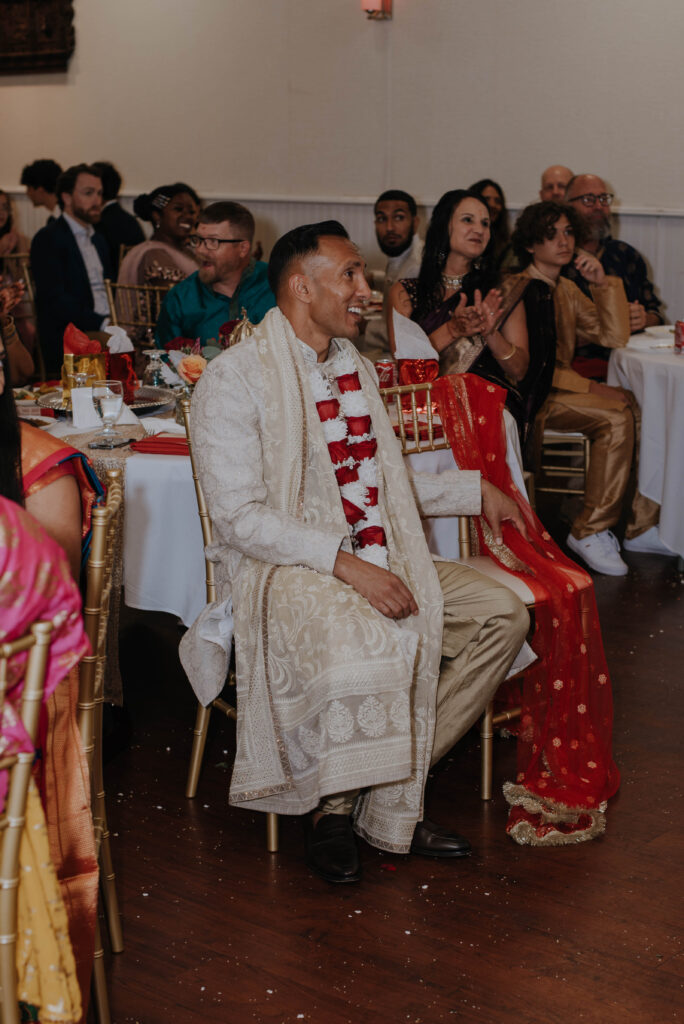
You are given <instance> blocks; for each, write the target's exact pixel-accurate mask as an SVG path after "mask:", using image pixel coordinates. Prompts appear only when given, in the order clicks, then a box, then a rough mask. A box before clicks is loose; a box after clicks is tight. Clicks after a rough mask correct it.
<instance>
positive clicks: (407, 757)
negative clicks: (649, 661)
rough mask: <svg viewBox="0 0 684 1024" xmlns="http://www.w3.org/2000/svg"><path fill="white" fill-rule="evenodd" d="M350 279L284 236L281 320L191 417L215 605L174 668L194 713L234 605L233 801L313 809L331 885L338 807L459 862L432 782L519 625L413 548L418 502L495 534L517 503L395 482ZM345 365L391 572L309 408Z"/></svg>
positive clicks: (460, 576)
mask: <svg viewBox="0 0 684 1024" xmlns="http://www.w3.org/2000/svg"><path fill="white" fill-rule="evenodd" d="M363 270H364V266H363V261H362V260H361V258H360V256H359V252H358V250H357V248H356V246H354V245H353V244H352V243H351V242H350V241H349V240H348V238H347V236H346V232H344V229H343V228H341V226H340V225H336V224H335V222H326V223H325V224H323V225H309V226H305V227H303V228H297V229H294V231H291V232H289V233H288V234H287V235H285V236H283V238H282V239H280V240H279V242H277V243H276V246H275V247H274V250H273V253H272V256H271V263H270V266H269V274H270V277H271V285H272V287H274V286H275V287H274V290H275V292H276V295H277V299H278V308H276V309H274V310H272V311H271V312H270V313H268V314H267V315H266V317H265V318H264V320H263V321H262V323H261V324H260V325H259V326H258V327H257V328H255V329H254V331H253V332H252V334H251V335H250V336H249V337H248V338H247V339H245V340H244V341H242V342H241V343H240V344H239V345H237V346H236V347H235V348H233V349H230V350H229V351H228V352H226V353H224V354H223V355H221V356H219V357H217V358H216V359H215V360H213V361H212V363H211V364H210V366H209V367H208V368H207V370H206V371H205V372H204V374H203V376H202V378H201V379H200V382H199V384H198V385H197V388H196V391H195V395H194V398H193V403H192V436H193V447H194V451H195V453H196V457H197V463H198V467H199V472H200V477H201V482H202V486H203V489H204V494H205V498H206V501H207V505H208V509H209V513H210V515H211V519H212V523H213V528H214V543H213V545H212V546H211V548H210V549H209V557H210V558H211V559H212V560H213V561H215V563H216V572H217V582H218V588H219V600H218V601H217V603H216V605H214V606H210V607H209V608H207V609H206V611H205V612H203V613H202V615H201V616H200V617H199V619H198V620H197V622H196V623H195V624H194V625H193V627H192V628H191V630H190V631H189V632H188V634H186V637H185V638H184V640H183V642H182V645H181V657H182V660H183V664H184V666H185V668H186V671H187V672H188V676H189V678H190V679H191V681H192V683H193V686H194V687H195V690H196V692H197V693H198V696H199V697H200V700H202V702H203V703H205V704H208V703H209V702H210V700H211V699H213V697H215V696H216V695H217V694H218V692H219V691H220V690H221V688H222V686H223V683H224V681H225V678H226V673H227V668H228V652H227V650H226V644H225V642H224V643H223V645H222V644H221V642H220V636H219V637H216V636H213V635H212V634H213V632H214V633H218V634H220V633H221V632H222V629H221V626H222V617H223V616H224V615H225V614H226V610H227V607H228V603H229V601H231V600H232V606H233V615H234V637H235V656H236V677H237V703H238V733H237V755H236V760H235V768H234V771H233V777H232V780H231V788H230V800H231V802H232V803H235V804H242V805H244V806H246V807H251V808H256V809H259V810H263V811H270V812H276V813H283V814H308V812H312V814H311V816H310V817H309V818H308V845H307V862H308V863H309V865H310V867H312V869H313V870H314V871H316V872H317V873H318V874H320V875H321V876H322V877H324V878H326V879H327V880H328V881H331V882H342V881H355V880H356V879H357V878H358V877H359V866H358V857H357V854H356V849H355V845H354V840H353V834H352V829H351V824H350V817H349V815H350V812H351V811H352V809H353V827H354V829H355V831H356V832H357V833H358V834H360V835H362V836H363V837H364V838H365V839H367V840H368V841H369V842H370V843H372V844H373V845H375V846H378V847H380V848H382V849H387V850H391V851H394V852H397V853H407V852H409V851H413V852H417V853H426V854H430V855H434V856H462V855H463V853H465V852H468V849H469V848H468V845H467V842H466V841H465V840H463V839H462V837H459V836H456V835H450V834H448V833H444V832H443V831H442V830H439V829H436V828H434V827H433V826H432V825H431V824H430V823H427V822H424V820H423V793H424V788H425V780H426V777H427V771H428V768H429V766H430V764H431V763H433V762H434V761H435V760H437V759H438V758H439V757H441V756H442V755H443V754H444V753H446V751H447V750H448V749H450V747H451V746H452V745H453V743H454V742H456V740H457V739H458V738H459V737H460V736H461V735H462V734H463V733H464V732H465V731H466V730H467V729H468V728H469V727H470V725H472V724H473V723H474V722H475V720H476V719H477V717H478V715H479V714H480V713H481V712H482V710H483V708H484V706H485V705H486V703H487V701H488V700H489V698H490V697H491V696H492V694H493V693H494V691H495V690H496V688H497V686H498V685H499V683H500V682H501V681H502V680H503V678H504V676H505V674H506V671H507V670H508V668H509V666H510V664H511V663H512V661H513V659H514V657H515V654H516V653H517V651H518V649H519V648H520V645H521V643H522V641H523V639H524V637H525V634H526V631H527V628H528V616H527V612H526V610H525V608H524V606H523V605H522V604H521V603H520V602H519V601H518V599H517V598H516V597H515V596H514V595H513V594H512V593H511V592H510V591H509V590H507V589H506V588H505V587H501V586H498V585H496V584H494V583H493V582H491V581H489V580H487V579H485V578H483V577H481V576H479V575H478V574H477V573H474V572H473V571H472V570H470V569H468V568H467V567H465V566H460V565H457V564H453V563H441V565H438V566H437V568H436V567H435V564H434V563H433V561H432V559H431V557H430V555H429V553H428V550H427V546H426V544H425V539H424V535H423V531H422V528H421V522H420V514H419V510H418V507H417V504H416V502H418V506H419V507H420V510H421V512H422V513H423V514H426V515H445V514H449V515H454V514H475V515H476V514H480V513H481V512H483V511H484V512H485V514H487V516H488V518H489V520H490V523H491V525H492V527H493V529H494V532H495V534H496V533H497V531H498V530H499V529H500V526H499V524H500V522H501V520H502V519H504V518H507V519H512V520H514V521H516V520H517V516H518V514H517V509H516V508H515V506H514V504H513V503H512V502H510V501H509V499H508V498H506V497H505V496H504V495H502V494H501V493H500V492H499V491H497V490H496V489H495V488H493V487H491V485H489V484H487V483H486V482H483V481H481V480H480V476H479V474H478V473H473V472H459V471H457V470H454V471H453V472H450V473H443V474H441V475H440V476H439V477H432V476H430V475H429V474H420V475H417V476H416V478H415V481H413V482H411V481H410V480H409V477H408V475H407V472H406V469H405V467H404V463H403V460H402V457H401V451H400V447H399V444H398V442H397V440H396V438H395V435H394V432H393V430H392V427H391V425H390V423H389V420H388V418H387V416H386V413H385V411H384V407H383V405H382V401H381V399H380V397H379V394H378V391H377V382H376V378H375V376H374V373H373V371H372V368H371V367H370V366H369V364H368V363H366V361H365V360H363V359H362V358H361V357H360V356H359V354H358V353H357V352H356V351H355V349H354V346H353V345H352V344H351V342H349V341H348V340H346V339H347V338H348V337H352V338H353V337H354V336H355V333H356V332H357V331H358V324H359V322H360V319H361V310H360V308H359V306H358V304H359V302H360V301H361V300H362V299H364V298H366V297H367V295H368V285H367V283H366V280H365V277H364V274H363ZM350 360H351V364H350ZM350 366H351V369H352V370H354V369H355V371H356V373H357V374H358V380H359V382H360V392H361V394H360V395H359V396H357V397H358V398H359V401H360V402H361V403H362V405H364V403H365V405H366V406H367V410H368V413H369V414H370V421H371V424H372V426H371V428H370V435H368V436H372V437H373V438H375V440H376V441H377V452H376V455H375V458H374V460H373V462H374V465H373V466H372V467H371V468H372V470H373V473H374V474H375V477H374V482H375V485H376V494H377V513H378V515H379V520H378V521H379V522H380V523H381V526H382V531H383V532H382V536H383V537H384V541H383V544H384V548H383V551H384V557H385V560H386V561H385V564H386V565H387V568H383V567H381V564H380V563H379V562H378V560H377V559H375V562H374V560H373V559H371V560H368V559H367V557H366V554H367V553H366V554H364V552H363V551H362V550H361V549H360V548H359V547H358V546H357V545H356V544H355V537H354V530H353V529H352V528H351V527H350V524H349V522H348V519H347V518H346V517H345V507H343V500H342V495H341V491H340V485H339V483H338V480H339V477H337V478H336V475H335V472H334V470H333V461H332V458H331V454H330V450H329V448H328V443H327V441H326V436H325V435H324V429H323V424H322V422H321V419H320V418H319V409H318V406H317V404H316V402H317V399H316V398H315V397H314V396H315V394H316V393H317V392H318V391H319V388H320V387H321V386H325V387H327V386H328V385H329V384H330V383H331V382H332V387H333V392H334V391H335V388H336V387H337V386H338V385H339V382H340V381H341V380H342V378H343V376H344V374H345V373H347V372H348V370H349V369H350ZM341 375H342V376H341ZM326 381H327V384H326ZM369 465H370V463H369ZM412 486H415V488H416V494H415V496H414V493H413V491H412V489H411V488H412ZM223 632H224V633H225V630H223ZM217 639H218V641H219V642H215V640H217Z"/></svg>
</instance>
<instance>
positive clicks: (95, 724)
mask: <svg viewBox="0 0 684 1024" xmlns="http://www.w3.org/2000/svg"><path fill="white" fill-rule="evenodd" d="M106 484H107V498H106V501H105V503H104V504H103V505H99V506H98V507H97V508H94V509H93V512H92V534H91V546H90V554H89V556H88V564H87V566H86V585H85V601H84V605H83V620H84V624H85V629H86V633H87V635H88V640H89V641H90V648H91V650H90V654H87V655H86V656H85V657H84V658H83V659H82V661H81V665H80V670H79V696H78V724H79V730H80V733H81V740H82V742H83V747H84V749H85V753H86V757H87V760H88V767H89V769H90V785H91V809H92V815H93V830H94V833H95V849H96V852H97V857H98V863H99V866H100V886H101V890H102V896H103V901H104V907H105V915H106V919H107V926H108V931H109V939H110V944H111V948H112V952H114V953H121V952H122V950H123V933H122V929H121V915H120V913H119V901H118V897H117V894H116V881H115V875H114V865H113V861H112V853H111V847H110V841H109V840H110V835H109V826H108V824H107V806H106V803H105V791H104V778H103V770H102V712H103V706H104V675H105V667H106V664H107V624H108V619H109V611H110V604H111V600H112V575H113V569H114V557H115V553H116V549H117V545H116V538H117V535H118V532H119V529H120V519H121V516H122V515H123V477H122V471H121V470H120V469H111V470H108V471H107V480H106ZM103 956H104V954H103V948H102V939H101V935H100V925H99V921H98V923H97V925H96V931H95V954H94V961H93V995H94V1002H95V1009H96V1015H97V1019H98V1021H99V1024H108V1022H109V1020H110V1014H109V1001H108V997H107V980H106V975H105V969H104V959H103Z"/></svg>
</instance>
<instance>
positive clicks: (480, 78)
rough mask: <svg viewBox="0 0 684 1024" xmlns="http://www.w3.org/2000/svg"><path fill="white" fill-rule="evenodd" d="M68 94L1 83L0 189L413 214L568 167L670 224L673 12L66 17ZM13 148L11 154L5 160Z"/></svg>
mask: <svg viewBox="0 0 684 1024" xmlns="http://www.w3.org/2000/svg"><path fill="white" fill-rule="evenodd" d="M74 7H75V11H76V17H75V27H76V53H75V55H74V57H73V59H72V62H71V65H70V68H69V71H68V72H67V73H66V74H64V75H35V76H30V77H26V76H15V77H11V78H2V79H0V94H1V95H0V100H1V107H0V109H2V113H3V132H2V137H3V145H2V152H1V153H0V182H1V183H3V184H4V185H5V186H11V185H13V184H15V183H16V180H17V175H18V173H19V170H20V168H21V166H22V165H23V164H24V163H26V162H28V161H30V160H32V159H34V158H35V157H36V156H42V155H51V156H54V157H55V158H56V159H58V160H59V161H60V162H62V163H64V164H69V163H73V162H76V161H77V160H80V159H95V158H99V157H109V158H113V159H114V160H115V161H116V162H117V163H118V164H120V165H121V167H122V169H123V171H124V173H125V176H126V183H127V187H128V188H129V189H131V190H134V191H138V190H142V189H143V188H148V187H150V186H154V185H156V184H161V183H162V181H165V180H167V179H169V178H177V177H180V178H187V179H188V180H189V181H190V182H191V184H193V185H194V186H195V187H196V188H197V189H198V191H201V192H203V193H207V194H209V193H220V194H225V193H232V194H235V195H242V196H244V197H249V196H273V195H277V196H293V195H294V196H298V197H312V196H316V197H324V198H328V197H336V198H341V197H345V196H354V197H357V196H358V197H370V196H374V195H377V193H378V192H379V191H380V190H381V189H382V188H384V187H387V186H389V185H390V184H401V185H403V186H404V187H406V188H407V189H408V190H409V191H412V192H415V193H416V195H417V196H418V197H419V198H420V199H421V200H423V201H432V200H434V199H436V198H437V197H438V196H439V195H440V194H441V193H442V192H443V191H445V189H446V188H448V187H454V186H458V185H463V184H469V182H470V181H471V180H474V179H475V178H478V177H482V176H484V175H487V176H491V177H494V178H496V179H500V180H501V182H502V184H503V185H504V188H505V189H506V191H507V193H508V197H509V200H511V201H512V202H513V203H524V202H527V201H528V200H529V199H530V198H532V197H533V196H534V193H535V189H536V185H537V180H536V179H537V177H538V174H539V172H540V170H541V169H542V168H543V167H544V166H546V165H547V164H549V163H556V162H561V163H568V164H569V165H570V166H572V167H573V168H574V169H575V170H597V171H602V172H603V174H604V175H605V176H606V177H608V178H609V179H610V181H611V182H612V183H613V185H614V187H615V189H616V191H617V192H618V193H619V195H620V197H621V200H622V202H623V203H624V204H625V206H627V207H629V208H635V207H637V208H649V209H655V208H663V207H664V208H669V209H677V210H679V209H681V208H682V207H683V206H684V199H683V197H682V187H681V182H682V174H681V167H680V159H681V152H680V146H681V137H682V103H681V99H682V96H681V92H682V88H681V86H682V71H681V68H682V40H683V39H684V5H683V4H682V3H681V0H655V2H653V3H650V4H644V3H643V0H601V2H596V0H571V2H569V0H394V7H395V15H394V19H393V20H392V21H391V22H377V23H374V22H369V21H367V20H366V18H365V16H364V14H363V13H362V11H361V3H360V0H195V2H193V3H190V2H188V0H116V2H115V3H108V2H105V0H74ZM8 140H11V144H8Z"/></svg>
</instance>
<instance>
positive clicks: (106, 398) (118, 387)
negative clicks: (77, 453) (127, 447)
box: [88, 380, 128, 448]
mask: <svg viewBox="0 0 684 1024" xmlns="http://www.w3.org/2000/svg"><path fill="white" fill-rule="evenodd" d="M93 404H94V405H95V408H96V409H97V411H98V412H99V414H100V416H101V417H102V425H103V430H102V433H101V434H98V435H97V437H95V438H94V439H93V440H92V441H91V442H90V444H89V445H88V447H89V448H120V447H121V446H122V445H124V444H127V443H128V441H127V440H124V439H122V438H120V437H119V436H118V435H117V433H116V431H115V430H114V424H115V423H116V421H117V419H118V417H119V413H120V412H121V407H122V405H123V384H122V383H121V381H120V380H96V381H94V382H93Z"/></svg>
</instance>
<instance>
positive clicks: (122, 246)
mask: <svg viewBox="0 0 684 1024" xmlns="http://www.w3.org/2000/svg"><path fill="white" fill-rule="evenodd" d="M139 244H140V243H139V242H136V243H135V245H126V243H125V242H121V243H120V245H119V266H121V264H122V262H123V258H124V256H126V254H127V253H129V252H130V251H131V249H135V246H136V245H139Z"/></svg>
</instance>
